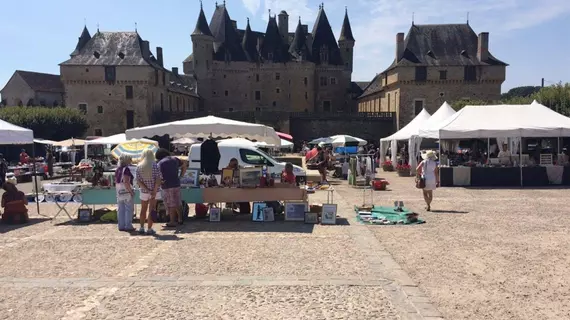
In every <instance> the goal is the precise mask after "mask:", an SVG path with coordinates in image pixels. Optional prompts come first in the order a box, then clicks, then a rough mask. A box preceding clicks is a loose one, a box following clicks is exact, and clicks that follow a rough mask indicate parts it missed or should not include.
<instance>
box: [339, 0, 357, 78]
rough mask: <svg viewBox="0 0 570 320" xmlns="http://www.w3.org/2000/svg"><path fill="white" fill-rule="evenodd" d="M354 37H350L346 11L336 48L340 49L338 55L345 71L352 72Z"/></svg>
mask: <svg viewBox="0 0 570 320" xmlns="http://www.w3.org/2000/svg"><path fill="white" fill-rule="evenodd" d="M355 42H356V40H354V36H353V35H352V28H351V27H350V21H349V20H348V10H345V12H344V21H343V22H342V29H341V31H340V37H339V38H338V46H339V47H340V54H341V56H342V60H343V61H344V67H345V69H346V70H347V71H350V72H352V68H353V59H354V43H355Z"/></svg>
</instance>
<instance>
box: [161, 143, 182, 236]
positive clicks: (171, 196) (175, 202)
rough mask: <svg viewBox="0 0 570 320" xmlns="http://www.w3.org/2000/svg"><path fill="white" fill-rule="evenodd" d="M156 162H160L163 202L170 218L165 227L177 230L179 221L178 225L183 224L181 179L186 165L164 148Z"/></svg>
mask: <svg viewBox="0 0 570 320" xmlns="http://www.w3.org/2000/svg"><path fill="white" fill-rule="evenodd" d="M156 160H158V168H159V169H160V174H161V175H162V201H164V205H165V206H166V210H167V211H168V215H169V216H170V222H169V223H167V224H166V226H165V227H167V228H175V227H176V221H177V219H178V223H180V224H182V214H181V213H180V208H181V206H182V199H181V194H180V177H182V176H184V174H185V173H186V163H185V162H183V161H182V160H180V159H178V158H177V157H173V156H172V155H171V154H170V152H169V151H168V150H166V149H163V148H161V149H159V150H158V151H157V152H156ZM179 169H180V170H179ZM179 171H180V174H179V173H178V172H179Z"/></svg>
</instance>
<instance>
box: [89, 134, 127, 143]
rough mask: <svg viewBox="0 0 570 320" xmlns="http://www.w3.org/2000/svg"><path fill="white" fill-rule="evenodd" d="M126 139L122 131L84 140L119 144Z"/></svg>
mask: <svg viewBox="0 0 570 320" xmlns="http://www.w3.org/2000/svg"><path fill="white" fill-rule="evenodd" d="M125 141H127V135H126V134H124V133H119V134H115V135H112V136H109V137H102V138H97V139H93V140H87V141H85V144H120V143H123V142H125Z"/></svg>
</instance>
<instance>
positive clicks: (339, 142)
mask: <svg viewBox="0 0 570 320" xmlns="http://www.w3.org/2000/svg"><path fill="white" fill-rule="evenodd" d="M330 139H331V141H330V143H331V144H332V145H333V146H335V147H337V146H344V145H346V144H347V143H350V144H356V143H357V144H358V145H359V146H365V145H366V144H367V143H368V142H366V140H364V139H360V138H357V137H353V136H349V135H346V134H341V135H337V136H332V137H330Z"/></svg>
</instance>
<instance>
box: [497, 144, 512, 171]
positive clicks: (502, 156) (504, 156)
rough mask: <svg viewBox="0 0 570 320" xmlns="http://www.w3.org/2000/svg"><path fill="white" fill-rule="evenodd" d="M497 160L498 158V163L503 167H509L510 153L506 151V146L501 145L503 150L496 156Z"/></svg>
mask: <svg viewBox="0 0 570 320" xmlns="http://www.w3.org/2000/svg"><path fill="white" fill-rule="evenodd" d="M497 158H499V162H500V163H501V164H502V165H505V166H509V165H511V152H510V151H509V150H507V145H506V144H503V150H501V151H500V152H499V155H498V156H497Z"/></svg>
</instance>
